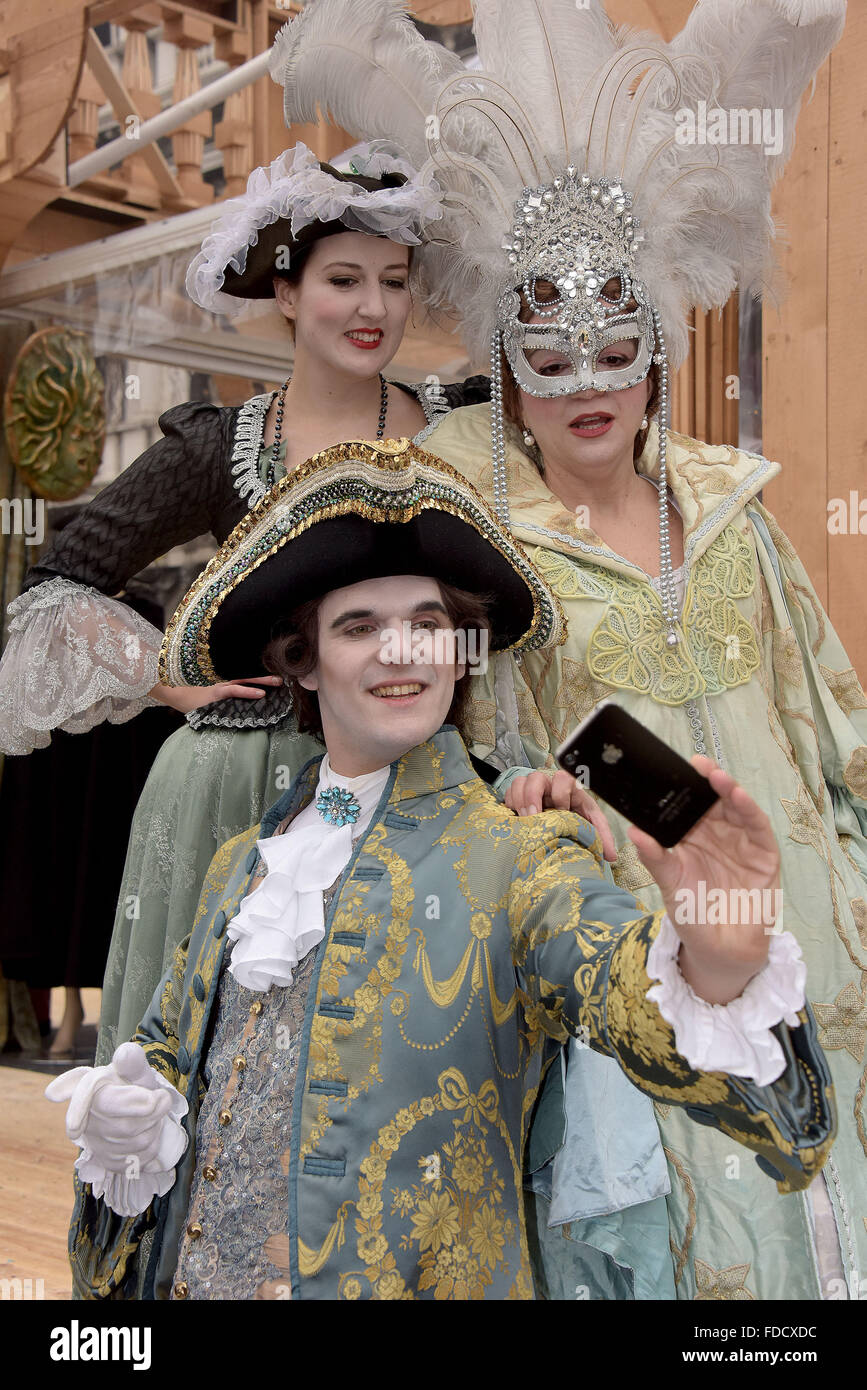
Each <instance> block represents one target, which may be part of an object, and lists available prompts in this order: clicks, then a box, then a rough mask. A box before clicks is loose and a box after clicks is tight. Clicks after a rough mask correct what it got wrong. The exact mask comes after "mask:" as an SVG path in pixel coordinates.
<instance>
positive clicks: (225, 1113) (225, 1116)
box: [220, 1110, 232, 1125]
mask: <svg viewBox="0 0 867 1390" xmlns="http://www.w3.org/2000/svg"><path fill="white" fill-rule="evenodd" d="M231 1123H232V1112H231V1110H221V1111H220V1124H221V1125H230V1124H231Z"/></svg>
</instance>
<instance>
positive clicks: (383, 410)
mask: <svg viewBox="0 0 867 1390" xmlns="http://www.w3.org/2000/svg"><path fill="white" fill-rule="evenodd" d="M291 380H292V378H291V377H287V378H286V380H285V381H284V382H283V385H282V386H281V387H280V396H279V399H278V401H277V418H276V420H275V421H274V443H273V444H272V445H271V459H270V462H269V464H268V479H267V482H268V487H269V488H270V487H273V486H274V483H275V481H276V476H277V461H278V459H277V456H278V454H279V453H280V443H281V440H282V438H283V411H284V408H285V405H286V392H287V390H288V388H289V382H290V381H291ZM387 414H388V382H387V381H386V379H385V377H384V376H383V375H382V372H380V373H379V420H378V422H377V426H376V438H377V439H383V438H384V437H385V417H386V415H387Z"/></svg>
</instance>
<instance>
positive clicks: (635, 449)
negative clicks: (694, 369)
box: [500, 280, 659, 472]
mask: <svg viewBox="0 0 867 1390" xmlns="http://www.w3.org/2000/svg"><path fill="white" fill-rule="evenodd" d="M535 293H536V298H537V299H538V301H539V303H540V304H547V303H549V302H552V301H553V300H554V299H556V298H557V290H556V287H555V286H554V285H552V284H551V283H550V282H549V281H543V280H537V281H536V285H535ZM636 308H637V305H636ZM518 317H519V318H520V320H521V322H522V323H526V322H528V320H529V319H530V318H531V317H532V310H531V309H530V306H529V304H528V303H527V301H526V299H525V298H524V295H523V293H522V294H521V309H520V312H519V314H518ZM648 375H649V376H650V383H651V390H650V395H649V397H648V400H647V407H646V411H645V413H646V414H647V416H648V418H649V417H651V416H652V415H654V414H655V413H656V410H657V408H658V406H659V368H658V367H657V365H656V363H655V362H652V363H651V366H650V372H649V374H648ZM500 379H501V381H502V383H503V388H502V389H503V414H504V415H505V416H506V418H507V419H508V420H511V421H512V423H513V424H515V425H517V426H518V429H521V430H522V429H523V428H524V420H523V416H522V414H521V396H520V391H519V388H518V383H517V382H516V381H515V378H514V376H513V375H512V368H511V367H510V366H509V361H508V358H507V357H506V354H505V352H504V351H503V349H502V347H501V348H500ZM647 433H648V432H647V430H639V431H638V434H637V435H636V436H635V443H634V444H633V446H632V461H633V463H634V462H636V461H637V460H638V459H640V458H641V455H642V453H643V452H644V446H645V444H646V443H647ZM537 466H538V465H537ZM540 472H541V469H540Z"/></svg>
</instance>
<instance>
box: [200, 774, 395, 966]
mask: <svg viewBox="0 0 867 1390" xmlns="http://www.w3.org/2000/svg"><path fill="white" fill-rule="evenodd" d="M388 774H389V768H388V767H381V768H378V769H377V771H376V772H367V773H364V774H363V775H362V776H361V777H341V776H339V775H338V774H337V773H336V772H332V770H331V764H330V762H329V760H328V754H327V753H326V755H325V757H324V758H323V759H322V763H321V766H320V769H319V782H318V785H317V787H316V791H315V793H314V795H313V800H312V801H311V803H310V805H309V806H305V808H304V810H303V811H301V812H300V813H299V814H298V815H297V816H296V817H295V819H294V820H293V821H292V823H291V825H290V826H289V827H288V829H287V830H286V832H285V833H284V834H283V835H274V836H271V837H270V838H269V839H267V840H257V842H256V844H257V848H258V849H259V852H260V854H261V856H262V858H263V860H264V861H265V866H266V868H267V871H268V872H267V874H266V875H265V878H264V879H263V880H262V882H261V883H260V884H259V886H258V888H256V889H255V890H254V892H252V893H250V894H248V896H247V897H246V898H244V900H243V902H242V903H241V907H240V909H239V911H238V915H237V916H236V917H235V918H234V919H233V921H232V922H231V923H230V925H229V928H228V933H227V934H228V936H229V937H230V939H231V940H232V941H234V942H235V946H234V949H233V951H232V960H231V963H230V965H229V969H230V970H231V972H232V974H233V975H234V976H235V979H236V980H237V981H238V983H239V984H240V985H243V987H244V988H245V989H255V990H267V989H270V988H271V985H280V986H284V987H285V986H286V985H291V983H292V977H293V972H294V970H295V968H296V966H297V965H298V962H299V961H301V960H303V958H304V956H306V954H307V952H308V951H310V950H312V948H313V947H314V946H316V945H318V943H319V942H320V941H321V940H322V938H323V937H324V935H325V912H324V909H323V903H322V894H323V892H324V891H325V889H326V888H330V887H331V885H332V883H334V881H335V880H336V879H337V878H338V877H339V875H340V874H341V873H342V872H343V870H344V869H345V868H346V865H347V864H348V863H349V860H350V858H351V856H352V845H353V841H354V840H357V839H358V838H359V836H360V835H362V834H363V833H364V831H365V830H366V829H367V826H368V825H369V824H370V820H371V817H372V816H373V813H374V811H375V810H376V807H377V805H378V804H379V800H380V797H381V795H382V789H383V787H384V786H385V784H386V782H387V781H388ZM327 787H344V788H346V790H347V791H350V792H351V793H352V795H353V796H354V797H355V798H356V800H357V801H358V803H359V805H360V807H361V811H360V814H359V817H358V820H357V821H356V822H355V823H354V824H348V825H341V826H334V825H329V824H328V823H327V821H324V820H323V819H322V817H321V816H320V814H319V812H318V811H317V809H316V804H315V803H316V797H317V796H318V795H319V792H320V791H322V790H323V789H324V788H327Z"/></svg>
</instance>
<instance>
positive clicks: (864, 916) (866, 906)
mask: <svg viewBox="0 0 867 1390" xmlns="http://www.w3.org/2000/svg"><path fill="white" fill-rule="evenodd" d="M849 906H850V907H851V909H852V916H853V917H854V918H855V930H856V931H857V933H858V940H859V941H860V942H861V945H862V946H863V947H864V948H865V950H867V901H865V899H864V898H850V900H849Z"/></svg>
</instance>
